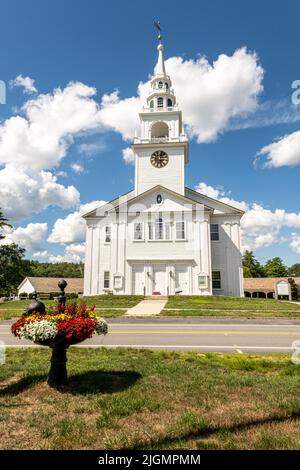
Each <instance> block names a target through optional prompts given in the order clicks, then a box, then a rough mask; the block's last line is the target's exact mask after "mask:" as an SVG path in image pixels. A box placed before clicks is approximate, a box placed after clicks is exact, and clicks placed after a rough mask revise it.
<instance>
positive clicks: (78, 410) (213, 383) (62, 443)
mask: <svg viewBox="0 0 300 470" xmlns="http://www.w3.org/2000/svg"><path fill="white" fill-rule="evenodd" d="M49 357H50V352H49V351H48V350H45V349H35V350H32V349H18V350H16V349H8V351H7V362H6V364H5V365H2V366H0V407H1V413H0V420H1V421H2V424H3V425H2V426H0V447H1V449H99V448H102V449H122V450H124V449H300V437H299V424H300V398H299V386H300V366H299V365H298V366H296V365H293V364H291V362H290V358H289V357H288V356H284V355H265V356H262V355H260V356H255V355H222V354H210V353H207V354H198V353H175V352H158V351H154V352H152V351H145V350H134V349H132V350H126V349H113V350H108V349H79V348H77V349H76V348H71V349H70V351H69V352H68V359H69V361H68V368H69V372H70V380H69V385H68V386H67V387H66V388H65V390H64V391H63V392H58V391H56V390H52V389H49V388H48V387H47V385H46V384H45V378H46V373H47V370H48V367H49Z"/></svg>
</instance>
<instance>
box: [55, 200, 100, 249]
mask: <svg viewBox="0 0 300 470" xmlns="http://www.w3.org/2000/svg"><path fill="white" fill-rule="evenodd" d="M102 204H105V201H92V202H89V203H87V204H82V205H81V206H80V209H79V210H78V211H75V212H72V213H71V214H69V215H67V216H66V217H65V218H64V219H61V218H60V219H57V220H56V222H55V224H54V226H53V229H52V232H51V234H50V235H49V237H48V241H49V242H50V243H61V244H71V243H82V242H84V241H85V232H86V223H85V220H84V219H83V218H82V215H83V214H85V213H87V212H89V211H91V210H93V209H94V208H96V207H100V206H101V205H102Z"/></svg>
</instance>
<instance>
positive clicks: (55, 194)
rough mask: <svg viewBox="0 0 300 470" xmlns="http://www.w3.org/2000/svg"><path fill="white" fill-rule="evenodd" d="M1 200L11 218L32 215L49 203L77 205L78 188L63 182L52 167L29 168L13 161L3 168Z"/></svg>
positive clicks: (67, 205) (65, 205) (0, 175)
mask: <svg viewBox="0 0 300 470" xmlns="http://www.w3.org/2000/svg"><path fill="white" fill-rule="evenodd" d="M0 201H1V207H2V208H3V210H4V213H5V215H6V216H7V217H8V218H9V219H10V220H19V219H23V218H25V217H29V216H30V215H31V214H32V213H34V212H41V211H43V210H45V209H47V207H49V206H60V207H62V208H65V209H67V208H69V207H74V206H76V205H77V204H78V203H79V192H78V191H77V189H76V188H75V187H74V186H67V187H66V186H63V185H62V184H60V183H58V182H57V178H56V177H55V176H54V175H53V174H52V173H51V172H49V171H38V170H31V171H26V170H24V169H22V168H16V167H15V166H14V165H6V166H5V168H3V169H2V170H0Z"/></svg>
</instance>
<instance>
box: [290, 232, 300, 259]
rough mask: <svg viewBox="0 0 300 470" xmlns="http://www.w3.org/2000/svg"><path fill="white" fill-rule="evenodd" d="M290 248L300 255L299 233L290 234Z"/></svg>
mask: <svg viewBox="0 0 300 470" xmlns="http://www.w3.org/2000/svg"><path fill="white" fill-rule="evenodd" d="M290 248H291V249H292V250H293V251H295V253H298V255H300V233H292V241H291V243H290Z"/></svg>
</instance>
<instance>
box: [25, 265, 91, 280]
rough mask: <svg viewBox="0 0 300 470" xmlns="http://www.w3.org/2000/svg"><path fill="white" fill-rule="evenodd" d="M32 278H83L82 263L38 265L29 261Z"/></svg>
mask: <svg viewBox="0 0 300 470" xmlns="http://www.w3.org/2000/svg"><path fill="white" fill-rule="evenodd" d="M30 266H31V270H32V276H36V277H83V263H66V262H63V263H40V262H39V261H30Z"/></svg>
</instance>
